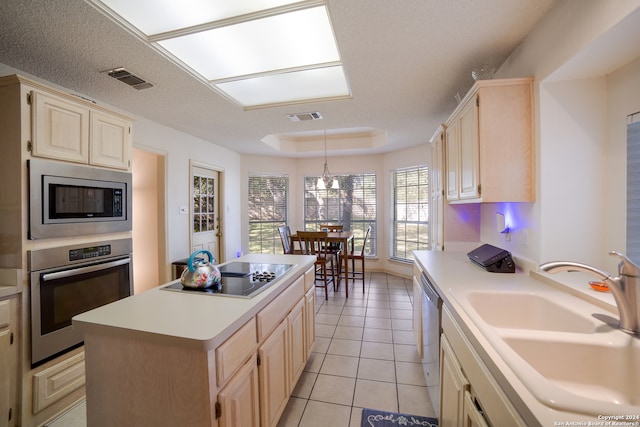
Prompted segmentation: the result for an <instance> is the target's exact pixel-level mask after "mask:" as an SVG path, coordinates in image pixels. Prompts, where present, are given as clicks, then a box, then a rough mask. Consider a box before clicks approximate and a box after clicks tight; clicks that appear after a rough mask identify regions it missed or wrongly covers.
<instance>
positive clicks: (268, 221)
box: [247, 173, 290, 254]
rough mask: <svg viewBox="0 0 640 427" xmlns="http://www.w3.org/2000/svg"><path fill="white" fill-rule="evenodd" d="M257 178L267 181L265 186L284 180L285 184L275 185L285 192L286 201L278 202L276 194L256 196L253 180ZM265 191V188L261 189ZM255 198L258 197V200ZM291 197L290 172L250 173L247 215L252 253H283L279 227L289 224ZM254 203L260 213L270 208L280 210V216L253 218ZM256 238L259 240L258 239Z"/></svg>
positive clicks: (275, 187) (250, 250) (277, 188)
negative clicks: (270, 196) (272, 195)
mask: <svg viewBox="0 0 640 427" xmlns="http://www.w3.org/2000/svg"><path fill="white" fill-rule="evenodd" d="M255 179H262V180H263V181H266V182H265V187H268V183H275V181H283V182H284V185H281V186H279V187H278V185H280V184H282V182H280V183H278V185H275V186H274V190H279V191H283V192H284V202H280V203H276V201H275V196H274V197H273V198H269V197H264V194H261V195H260V196H258V197H254V194H255V193H254V190H255V189H253V188H252V181H254V180H255ZM261 190H262V191H264V190H265V189H261ZM253 199H257V202H258V203H256V201H254V200H253ZM289 199H290V182H289V175H288V174H268V173H249V177H248V180H247V215H248V218H247V220H248V224H247V229H248V240H249V252H250V253H263V254H283V253H284V251H283V249H282V242H281V240H280V234H279V232H278V227H280V226H284V225H287V224H288V219H289ZM254 205H256V207H257V208H258V209H259V211H260V215H262V214H264V213H267V212H269V211H270V210H271V211H272V212H273V213H275V212H276V211H279V212H280V214H281V215H280V216H277V215H274V216H273V217H268V216H267V217H260V218H258V219H257V220H252V217H253V215H252V212H253V209H254ZM252 237H253V238H252ZM256 238H257V239H258V240H256Z"/></svg>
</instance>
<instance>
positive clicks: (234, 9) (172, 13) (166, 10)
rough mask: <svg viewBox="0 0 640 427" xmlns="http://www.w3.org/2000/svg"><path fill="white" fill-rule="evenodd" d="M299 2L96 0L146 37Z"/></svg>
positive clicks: (252, 0) (273, 0)
mask: <svg viewBox="0 0 640 427" xmlns="http://www.w3.org/2000/svg"><path fill="white" fill-rule="evenodd" d="M298 1H299V0H242V1H229V0H180V1H176V0H134V1H132V0H100V1H98V0H96V1H95V3H97V4H99V3H102V4H103V5H104V6H106V7H108V8H109V9H111V10H112V11H113V12H115V13H116V14H118V15H120V16H121V17H122V18H124V19H125V20H126V21H127V22H129V24H131V25H133V26H134V27H136V28H137V29H138V30H140V31H141V32H142V33H144V34H145V35H147V36H151V35H153V34H159V33H164V32H167V31H173V30H177V29H180V28H188V27H192V26H195V25H200V24H204V23H207V22H215V21H220V20H223V19H228V18H232V17H236V16H241V15H246V14H250V13H254V12H258V11H261V10H265V9H271V8H275V7H279V6H285V5H288V4H292V3H297V2H298Z"/></svg>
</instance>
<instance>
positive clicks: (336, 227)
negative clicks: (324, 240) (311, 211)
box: [320, 224, 343, 231]
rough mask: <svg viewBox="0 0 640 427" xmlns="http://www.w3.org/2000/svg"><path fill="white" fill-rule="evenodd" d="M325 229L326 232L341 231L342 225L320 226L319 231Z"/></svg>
mask: <svg viewBox="0 0 640 427" xmlns="http://www.w3.org/2000/svg"><path fill="white" fill-rule="evenodd" d="M325 228H326V229H327V231H343V225H342V224H322V225H320V230H324V229H325Z"/></svg>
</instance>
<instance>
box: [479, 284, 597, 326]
mask: <svg viewBox="0 0 640 427" xmlns="http://www.w3.org/2000/svg"><path fill="white" fill-rule="evenodd" d="M467 300H468V302H469V304H470V305H471V307H472V308H473V309H474V310H475V311H476V312H477V314H478V315H479V316H480V317H481V318H482V320H484V321H485V322H487V323H488V324H489V325H491V326H493V327H496V328H510V329H532V330H541V331H558V332H574V333H584V334H586V333H593V332H594V331H595V330H596V328H597V326H596V324H595V323H593V322H592V321H591V320H590V319H589V318H588V317H587V316H588V314H589V313H586V315H587V316H585V313H579V312H574V311H571V308H570V307H567V306H563V305H560V304H557V303H555V302H553V301H552V300H551V299H549V298H548V297H544V296H540V295H537V294H533V293H524V292H509V293H504V292H489V291H486V292H470V293H469V294H467Z"/></svg>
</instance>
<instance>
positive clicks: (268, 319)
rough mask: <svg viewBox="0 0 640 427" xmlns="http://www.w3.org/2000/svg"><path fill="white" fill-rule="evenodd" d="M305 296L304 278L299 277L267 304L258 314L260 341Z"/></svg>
mask: <svg viewBox="0 0 640 427" xmlns="http://www.w3.org/2000/svg"><path fill="white" fill-rule="evenodd" d="M303 296H304V279H303V277H302V276H301V277H298V278H297V279H296V281H295V282H293V284H292V285H290V286H289V287H288V288H287V289H286V290H285V291H284V292H282V293H281V294H280V295H279V296H278V297H277V298H276V299H275V300H273V301H272V302H271V303H270V304H269V305H268V306H266V307H265V308H264V309H263V310H262V311H261V312H260V313H258V315H257V316H256V317H257V319H258V342H262V341H263V340H264V339H265V338H267V337H268V336H269V334H270V333H271V331H273V329H274V328H275V327H276V326H277V325H278V324H279V323H280V322H281V321H282V319H284V318H285V317H286V316H287V315H288V314H289V311H291V308H292V307H293V306H294V305H295V304H296V303H297V302H298V301H300V300H301V299H302V297H303Z"/></svg>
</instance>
